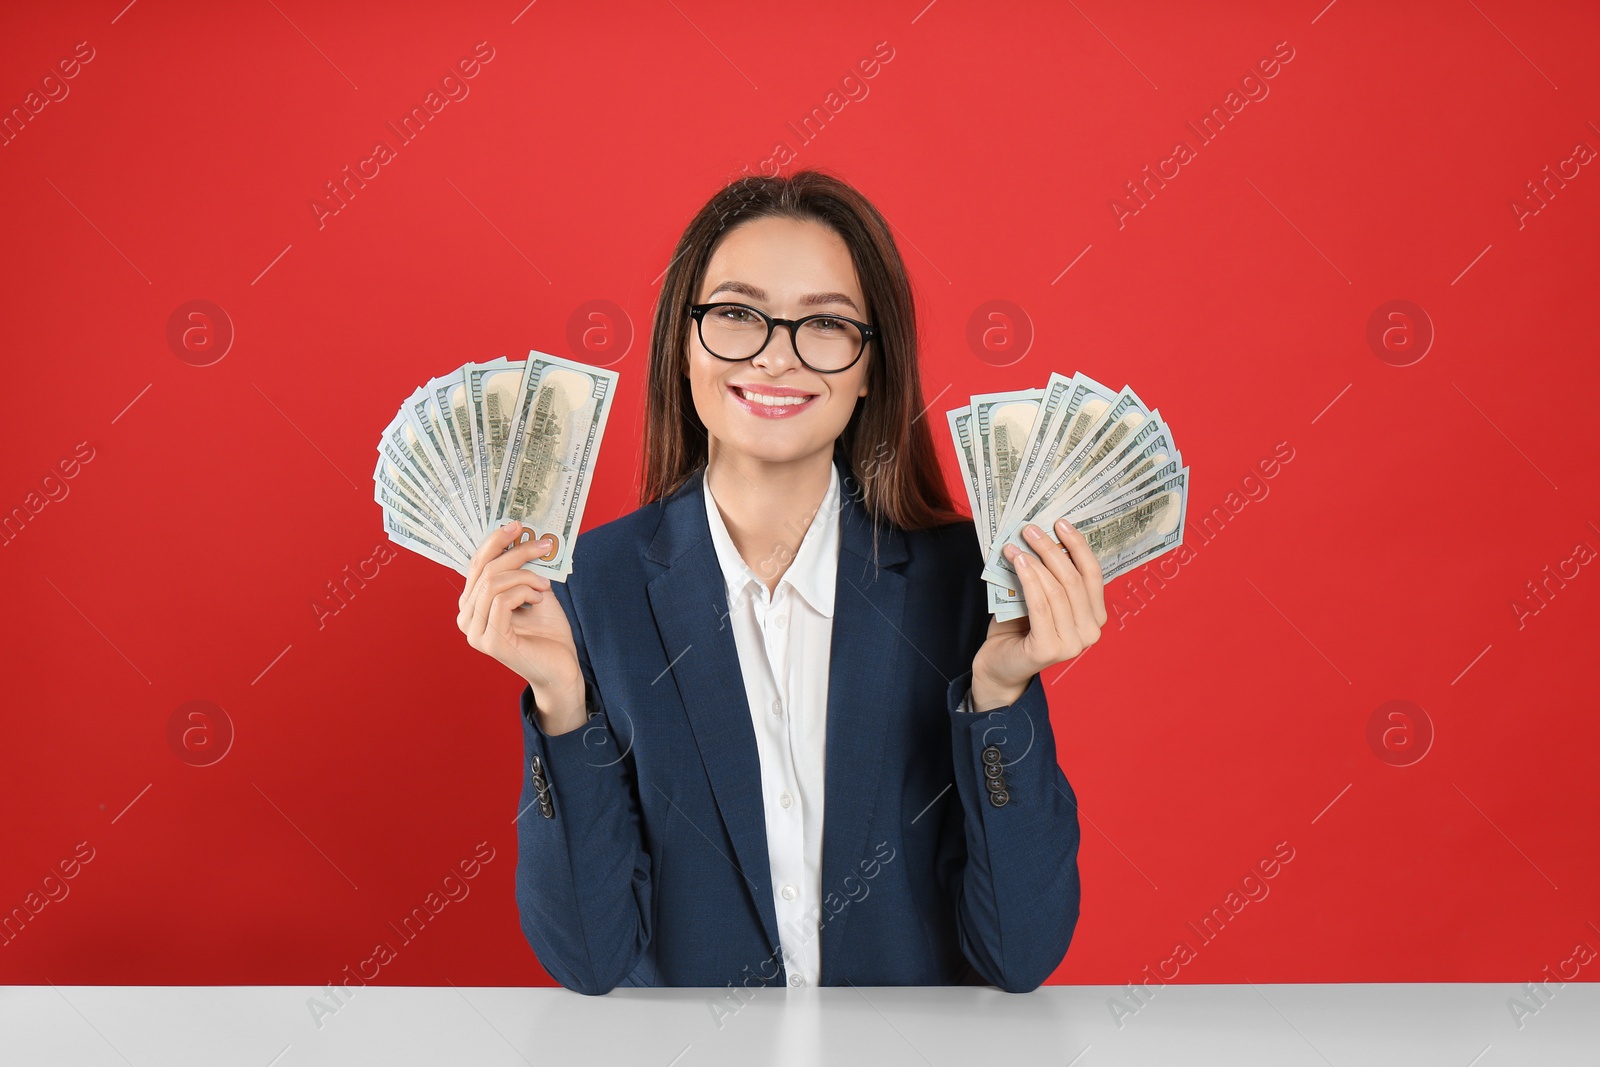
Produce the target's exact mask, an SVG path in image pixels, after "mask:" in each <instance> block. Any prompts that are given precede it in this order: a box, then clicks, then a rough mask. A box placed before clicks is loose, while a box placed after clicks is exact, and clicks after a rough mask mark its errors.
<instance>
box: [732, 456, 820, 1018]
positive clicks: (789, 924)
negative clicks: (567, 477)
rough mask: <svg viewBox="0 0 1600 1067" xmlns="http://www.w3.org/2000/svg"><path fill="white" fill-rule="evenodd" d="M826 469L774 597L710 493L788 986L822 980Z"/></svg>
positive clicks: (775, 559) (777, 552) (767, 568)
mask: <svg viewBox="0 0 1600 1067" xmlns="http://www.w3.org/2000/svg"><path fill="white" fill-rule="evenodd" d="M828 469H829V475H828V491H827V493H826V494H825V495H824V496H823V498H822V504H821V506H819V507H818V508H817V511H816V513H815V514H814V515H813V516H812V518H811V524H810V525H809V526H808V527H807V528H806V532H805V535H804V537H803V538H802V539H801V541H800V547H799V548H798V549H797V550H796V551H795V555H794V559H793V560H792V561H789V565H788V567H787V568H785V569H783V577H782V578H781V579H779V581H778V585H777V589H776V591H774V592H769V591H768V589H767V585H766V582H765V581H763V579H762V578H761V577H760V576H758V574H757V572H756V571H755V570H752V569H751V567H750V566H749V565H748V564H747V563H746V562H745V561H744V558H743V557H742V556H740V555H739V550H738V549H737V548H736V547H734V544H733V539H732V537H730V536H729V534H728V528H727V526H726V525H725V524H724V523H723V521H722V513H721V511H720V510H718V508H717V503H716V501H715V500H714V499H713V498H712V495H711V487H710V486H709V485H705V486H704V488H705V499H706V519H707V521H708V522H709V523H710V525H711V540H712V542H713V543H714V544H715V545H716V549H717V561H718V562H719V563H720V564H721V565H722V575H723V578H724V580H725V581H726V583H727V594H728V619H727V622H728V625H730V626H732V628H733V639H734V644H735V645H736V646H737V648H738V650H739V669H740V671H741V673H742V674H743V675H744V689H745V696H746V698H747V699H748V701H749V704H750V719H751V722H752V723H753V724H754V726H755V734H756V751H757V753H758V754H759V755H760V758H761V794H762V808H763V811H764V813H765V816H766V826H767V854H768V859H769V860H770V863H771V869H772V901H773V904H774V905H775V907H776V909H777V916H778V930H779V940H780V941H781V947H782V949H783V957H784V966H785V969H786V970H787V971H788V973H789V984H790V985H791V986H803V985H813V986H814V985H816V984H818V983H819V982H820V981H821V980H822V942H821V936H820V935H821V919H822V816H823V772H824V768H825V766H826V763H825V758H826V753H827V727H828V660H829V655H830V653H831V651H832V648H833V593H834V587H835V583H836V581H837V577H838V571H839V470H838V468H837V467H835V466H833V465H832V464H829V468H828ZM702 484H704V483H702ZM786 554H787V552H786V550H785V549H774V551H773V552H771V553H768V554H766V555H764V556H763V558H762V559H761V560H758V561H757V568H759V569H760V570H762V571H764V572H765V573H767V574H768V575H770V574H771V573H772V572H773V571H775V570H778V569H780V568H783V564H784V562H785V559H784V557H785V555H786Z"/></svg>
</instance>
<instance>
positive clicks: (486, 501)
mask: <svg viewBox="0 0 1600 1067" xmlns="http://www.w3.org/2000/svg"><path fill="white" fill-rule="evenodd" d="M523 367H524V364H523V363H522V362H520V361H519V362H512V361H511V360H508V359H503V360H497V361H495V362H492V363H475V364H468V365H467V368H466V370H465V373H464V375H463V378H464V381H465V382H466V387H467V398H468V403H469V404H470V405H471V407H472V412H471V418H472V463H473V471H474V474H475V475H476V477H477V479H478V488H479V490H480V495H479V499H480V500H481V501H482V502H483V508H484V514H483V521H484V528H485V529H488V528H489V527H492V526H497V525H499V524H498V523H496V522H495V521H494V510H495V502H496V495H495V494H496V493H497V492H498V487H499V485H500V465H501V458H502V457H503V456H504V455H505V449H506V439H507V438H508V437H510V436H511V420H512V418H513V416H514V414H515V412H516V407H517V390H518V389H520V388H521V387H522V371H523Z"/></svg>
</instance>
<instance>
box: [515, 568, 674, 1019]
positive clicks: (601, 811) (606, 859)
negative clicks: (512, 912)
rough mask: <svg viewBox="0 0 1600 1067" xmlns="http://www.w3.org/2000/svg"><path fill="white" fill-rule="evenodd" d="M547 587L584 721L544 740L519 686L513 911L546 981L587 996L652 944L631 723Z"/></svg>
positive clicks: (615, 979)
mask: <svg viewBox="0 0 1600 1067" xmlns="http://www.w3.org/2000/svg"><path fill="white" fill-rule="evenodd" d="M551 588H552V589H553V590H554V591H555V595H556V599H557V600H559V601H560V603H561V606H562V608H563V609H564V610H565V611H566V612H567V619H568V621H569V622H570V623H571V625H572V637H573V641H574V643H575V644H576V646H577V651H578V663H579V666H580V667H581V668H582V670H583V678H584V686H585V691H586V700H587V703H588V711H589V719H588V722H587V723H586V724H585V725H583V726H580V727H578V728H577V729H576V730H571V731H569V732H567V733H564V734H558V735H555V736H551V735H548V734H546V733H545V732H544V731H543V730H542V729H540V727H539V723H538V718H537V716H536V715H535V702H534V696H533V689H532V687H531V686H524V687H523V690H522V699H521V703H522V732H523V748H524V754H525V759H524V761H523V768H522V769H523V781H522V797H521V800H520V801H519V802H518V810H519V811H520V812H521V814H520V815H518V817H517V882H516V897H517V910H518V912H519V914H520V915H521V922H522V931H523V934H524V936H526V937H527V939H528V944H529V945H530V946H531V947H532V948H533V951H534V953H535V954H536V955H537V956H538V957H539V962H540V963H541V964H542V965H543V966H544V968H545V970H546V971H548V972H549V973H550V975H551V977H553V978H555V979H556V980H557V981H558V982H560V983H561V984H562V985H564V986H566V987H567V988H568V989H572V990H575V991H577V992H579V993H585V994H589V995H591V996H593V995H599V994H602V993H608V992H610V991H611V990H612V989H614V988H615V987H616V986H617V985H618V984H619V983H620V982H621V981H622V980H623V979H624V978H626V977H627V976H628V975H629V974H630V973H631V972H632V971H633V970H634V968H635V966H637V964H638V962H639V959H640V958H641V956H642V955H643V953H644V951H645V949H646V948H647V947H648V946H649V944H650V936H651V929H650V922H651V916H652V914H653V910H652V908H651V891H652V886H651V870H650V854H649V852H648V851H647V850H646V849H645V847H644V843H643V835H642V827H641V815H640V804H639V795H638V794H639V789H638V778H637V773H636V770H635V766H634V760H633V756H632V753H631V751H630V749H629V741H630V740H631V738H632V731H631V729H630V728H629V726H630V724H629V723H628V722H626V721H625V722H624V723H623V724H622V729H620V730H618V729H616V724H614V723H613V722H612V721H611V717H610V716H609V715H608V714H607V712H606V706H605V701H604V699H603V697H602V696H601V693H600V689H599V686H598V685H597V684H596V682H595V675H594V669H593V667H592V665H591V664H590V662H589V653H588V647H587V645H586V644H585V642H584V638H583V630H582V627H581V626H580V625H579V623H578V615H577V612H576V611H575V610H574V608H573V605H572V600H571V596H572V594H571V591H570V589H569V588H568V583H564V582H552V583H551ZM619 735H620V736H619ZM619 742H621V743H620V744H619ZM541 787H542V788H541Z"/></svg>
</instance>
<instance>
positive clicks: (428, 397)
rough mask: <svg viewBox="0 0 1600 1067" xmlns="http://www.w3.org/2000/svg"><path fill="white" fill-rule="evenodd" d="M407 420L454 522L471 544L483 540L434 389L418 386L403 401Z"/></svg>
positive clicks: (463, 475)
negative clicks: (419, 441) (452, 513)
mask: <svg viewBox="0 0 1600 1067" xmlns="http://www.w3.org/2000/svg"><path fill="white" fill-rule="evenodd" d="M405 412H406V419H407V420H408V421H409V422H410V423H411V428H412V431H413V432H414V433H415V434H416V435H417V436H418V438H419V439H420V440H421V441H422V445H423V447H422V453H423V455H424V456H425V457H426V458H427V460H428V464H429V466H430V467H431V468H432V471H433V475H434V480H435V482H436V483H437V484H438V487H439V489H440V490H441V492H443V493H444V494H445V496H446V498H447V499H448V500H449V502H450V509H451V510H452V511H453V512H455V517H456V519H457V521H458V522H459V523H460V524H461V525H462V526H463V527H464V528H465V530H466V531H467V533H468V534H469V535H471V537H472V542H473V544H477V543H478V542H479V541H481V540H483V535H484V534H485V533H487V532H488V531H486V530H485V529H484V528H483V520H482V518H481V517H480V516H478V515H475V514H474V513H473V502H472V494H471V493H470V492H469V491H468V490H467V486H466V483H467V481H468V478H467V472H465V471H463V470H462V469H461V466H460V464H458V463H457V462H456V461H455V458H454V456H453V454H452V450H451V447H450V442H449V440H448V439H447V438H446V436H445V429H444V418H443V416H442V415H441V414H440V413H439V405H438V402H437V400H435V399H434V395H433V391H432V390H431V389H428V388H426V387H424V388H422V389H418V390H417V391H416V392H415V393H414V394H412V396H411V399H410V400H408V401H407V402H406V408H405Z"/></svg>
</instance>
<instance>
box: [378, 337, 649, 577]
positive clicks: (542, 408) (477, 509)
mask: <svg viewBox="0 0 1600 1067" xmlns="http://www.w3.org/2000/svg"><path fill="white" fill-rule="evenodd" d="M617 381H618V375H617V373H616V372H615V371H611V370H606V369H603V368H600V367H592V366H589V365H588V364H586V363H581V362H578V361H576V360H571V359H564V358H562V357H560V356H553V355H549V354H548V353H544V352H538V351H533V352H529V353H528V358H527V359H525V360H511V359H508V358H507V357H504V356H501V357H499V358H498V359H493V360H488V361H486V362H483V363H466V364H463V365H462V366H460V367H458V368H457V369H456V370H454V371H452V372H451V373H450V374H447V375H444V376H442V377H439V378H434V379H431V380H430V381H429V382H428V383H427V384H426V385H424V386H422V387H421V388H419V389H417V390H416V391H415V392H413V393H412V394H411V396H410V397H408V398H407V399H406V400H405V402H404V403H403V404H401V406H400V411H399V413H398V414H397V415H396V416H395V417H394V419H393V420H391V421H390V423H389V425H388V426H386V427H385V428H384V430H383V433H382V435H381V436H380V438H379V441H378V462H377V466H376V467H375V468H374V470H373V475H372V478H373V496H374V499H375V500H376V501H377V503H378V504H379V505H380V506H381V508H382V511H383V528H384V533H385V534H386V535H387V536H388V537H389V539H390V540H391V541H393V542H395V543H396V544H398V545H401V546H402V547H404V548H408V549H411V550H412V551H413V552H416V553H417V554H418V555H420V556H423V557H424V558H426V559H430V560H433V561H434V562H436V563H442V564H444V565H445V566H447V567H450V568H451V569H453V570H455V571H457V572H458V573H460V574H462V575H465V574H466V573H467V571H468V568H469V567H470V565H471V562H472V556H473V554H474V553H475V552H476V551H477V546H478V545H479V544H480V543H481V542H482V541H483V538H484V537H485V536H487V535H488V533H489V531H490V530H492V529H494V528H496V527H498V526H501V525H503V524H504V523H506V522H508V521H510V520H512V519H516V520H518V521H520V522H521V523H522V524H523V526H524V527H525V529H524V531H523V534H522V540H536V539H538V538H540V537H544V536H546V535H548V536H549V537H550V539H551V540H552V542H553V545H552V547H551V549H550V551H548V552H547V553H545V554H544V555H542V556H540V557H539V558H538V559H535V560H531V561H530V562H528V563H526V564H524V567H525V568H526V569H529V570H533V571H537V572H539V573H542V574H545V575H548V576H549V577H550V578H551V579H552V580H555V581H564V580H565V579H566V577H567V576H568V575H569V574H570V573H571V572H572V548H573V543H574V541H575V540H576V538H577V535H578V530H579V526H580V525H581V523H582V521H583V511H584V507H585V505H586V504H587V502H588V499H589V488H590V486H591V484H592V483H593V480H594V470H595V464H596V461H597V460H598V458H599V454H600V444H601V440H602V438H603V436H604V434H605V429H606V422H607V419H608V417H609V415H610V411H611V405H612V402H613V401H614V400H615V398H616V392H617Z"/></svg>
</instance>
